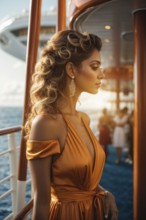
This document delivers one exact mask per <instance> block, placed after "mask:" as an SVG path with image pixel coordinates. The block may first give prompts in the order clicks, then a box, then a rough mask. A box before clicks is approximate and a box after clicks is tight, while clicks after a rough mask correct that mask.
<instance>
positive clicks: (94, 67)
mask: <svg viewBox="0 0 146 220" xmlns="http://www.w3.org/2000/svg"><path fill="white" fill-rule="evenodd" d="M91 68H92V69H93V70H98V69H100V67H99V66H92V67H91Z"/></svg>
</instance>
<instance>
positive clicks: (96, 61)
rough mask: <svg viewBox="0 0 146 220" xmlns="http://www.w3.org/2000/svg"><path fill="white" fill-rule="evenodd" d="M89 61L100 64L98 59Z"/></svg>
mask: <svg viewBox="0 0 146 220" xmlns="http://www.w3.org/2000/svg"><path fill="white" fill-rule="evenodd" d="M90 63H91V64H92V63H97V64H98V65H101V62H100V61H99V60H92V61H91V62H90Z"/></svg>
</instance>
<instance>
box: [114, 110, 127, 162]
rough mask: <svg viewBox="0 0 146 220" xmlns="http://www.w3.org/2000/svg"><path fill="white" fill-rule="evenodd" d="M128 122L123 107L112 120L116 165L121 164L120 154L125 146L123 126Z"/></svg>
mask: <svg viewBox="0 0 146 220" xmlns="http://www.w3.org/2000/svg"><path fill="white" fill-rule="evenodd" d="M127 121H128V108H127V107H124V108H123V109H120V110H119V112H118V114H117V115H116V116H115V117H114V118H113V122H114V124H115V128H114V132H113V145H114V147H115V149H116V155H117V160H116V161H115V163H116V164H120V163H121V159H122V152H123V149H124V147H125V145H126V134H125V125H126V124H127Z"/></svg>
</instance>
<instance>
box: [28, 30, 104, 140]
mask: <svg viewBox="0 0 146 220" xmlns="http://www.w3.org/2000/svg"><path fill="white" fill-rule="evenodd" d="M101 46H102V43H101V39H100V38H99V37H98V36H96V35H93V34H89V33H85V34H81V33H79V32H77V31H73V30H65V31H60V32H57V33H56V34H55V35H54V36H53V37H52V38H51V40H50V41H48V42H47V44H46V46H45V47H44V49H43V50H42V54H41V57H40V59H39V61H38V62H37V63H36V66H35V72H34V74H33V76H32V85H31V89H30V99H31V111H30V114H29V116H28V120H27V122H26V124H25V133H26V137H28V134H29V131H30V128H31V123H32V120H33V118H34V117H35V116H36V115H38V114H41V113H49V114H56V113H57V112H58V111H59V107H58V100H59V98H60V97H64V96H65V94H64V93H63V91H64V88H65V87H66V81H67V74H66V64H67V63H68V62H72V63H73V64H74V65H75V66H76V67H79V66H80V65H81V62H82V61H83V60H85V59H88V58H89V57H90V55H91V53H92V52H93V50H94V49H97V50H98V51H100V49H101Z"/></svg>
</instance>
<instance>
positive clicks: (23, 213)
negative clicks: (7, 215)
mask: <svg viewBox="0 0 146 220" xmlns="http://www.w3.org/2000/svg"><path fill="white" fill-rule="evenodd" d="M32 207H33V199H31V200H30V201H29V202H28V203H27V204H26V205H25V206H24V207H23V209H21V211H20V212H19V213H18V214H17V215H16V216H14V217H13V218H12V220H23V219H24V217H25V216H26V215H27V214H28V213H29V212H30V211H31V209H32Z"/></svg>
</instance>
